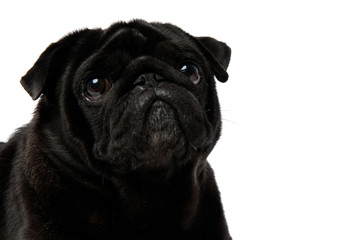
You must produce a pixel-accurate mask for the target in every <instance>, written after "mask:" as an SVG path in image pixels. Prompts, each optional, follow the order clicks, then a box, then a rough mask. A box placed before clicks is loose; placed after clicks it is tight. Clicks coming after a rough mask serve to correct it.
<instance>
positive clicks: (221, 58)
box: [196, 37, 231, 82]
mask: <svg viewBox="0 0 360 240" xmlns="http://www.w3.org/2000/svg"><path fill="white" fill-rule="evenodd" d="M196 39H197V40H198V41H199V43H200V45H201V48H202V49H203V50H204V53H205V56H206V57H207V58H208V59H209V61H210V63H211V64H212V68H213V70H214V73H215V76H216V78H217V79H218V80H219V81H220V82H226V81H227V80H228V78H229V75H228V74H227V72H226V69H227V67H228V66H229V62H230V57H231V49H230V47H229V46H227V45H226V44H225V43H223V42H220V41H218V40H216V39H214V38H211V37H197V38H196Z"/></svg>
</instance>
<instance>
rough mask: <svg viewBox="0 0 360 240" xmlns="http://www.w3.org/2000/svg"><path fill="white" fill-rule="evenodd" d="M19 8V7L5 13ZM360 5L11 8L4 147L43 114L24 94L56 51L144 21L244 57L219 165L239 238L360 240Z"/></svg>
mask: <svg viewBox="0 0 360 240" xmlns="http://www.w3.org/2000/svg"><path fill="white" fill-rule="evenodd" d="M5 2H7V3H5ZM357 3H358V1H347V0H341V1H340V0H339V1H333V0H327V1H320V0H311V1H309V0H302V1H279V0H277V1H266V0H262V1H261V0H252V1H241V0H240V1H227V0H221V1H220V0H218V1H211V0H206V1H195V0H191V1H188V0H182V1H170V0H167V1H156V0H147V1H143V2H140V1H134V0H126V1H105V0H101V1H96V2H94V1H64V0H63V1H58V2H57V3H54V2H53V1H43V2H39V1H22V2H20V1H2V2H1V3H0V34H1V35H0V74H1V75H0V116H1V117H0V140H2V141H6V140H7V138H8V137H9V135H10V134H11V132H13V131H14V129H16V128H17V127H19V126H21V125H22V124H24V123H26V122H28V121H29V119H30V118H31V113H32V111H33V108H34V106H35V103H34V102H32V100H31V98H30V97H29V96H28V95H27V94H26V92H25V91H24V90H23V89H22V87H21V85H20V84H19V80H20V78H21V76H22V75H24V74H25V73H26V71H27V70H28V69H29V68H30V67H31V66H32V64H33V63H34V62H35V60H36V59H37V57H38V56H39V55H40V53H41V52H42V51H43V50H44V49H45V48H46V47H47V46H48V44H50V43H51V42H54V41H57V40H58V39H59V38H61V37H62V36H63V35H65V34H66V33H68V32H70V31H72V30H75V29H79V28H84V27H89V28H93V27H103V28H106V27H108V26H109V25H110V24H111V23H113V22H115V21H118V20H130V19H133V18H143V19H146V20H148V21H161V22H171V23H173V24H176V25H178V26H180V27H181V28H183V29H185V30H186V31H188V32H189V33H191V34H193V35H198V36H206V35H208V36H212V37H215V38H217V39H219V40H222V41H224V42H226V43H228V45H229V46H231V48H232V50H233V55H232V61H231V63H230V67H229V69H228V71H229V74H230V79H229V81H228V82H227V83H225V84H221V83H218V84H217V86H218V91H219V95H220V99H221V104H222V113H223V119H224V125H223V136H222V138H221V140H220V142H219V143H218V145H217V147H216V148H215V150H214V151H213V153H212V155H211V156H210V159H209V161H210V162H211V164H212V165H213V168H214V169H215V172H216V178H217V181H218V184H219V187H220V190H221V192H222V198H223V204H224V208H225V211H226V216H227V220H228V223H229V227H230V231H231V234H232V236H233V239H235V240H240V239H242V240H250V239H261V240H264V239H276V240H280V239H284V240H285V239H286V240H289V239H291V240H292V239H301V240H303V239H307V240H308V239H314V240H315V239H316V240H319V239H326V240H328V239H346V240H352V239H357V240H359V239H360V17H359V16H360V7H359V5H358V4H357Z"/></svg>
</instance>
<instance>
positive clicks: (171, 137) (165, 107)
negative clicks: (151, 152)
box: [142, 99, 181, 149]
mask: <svg viewBox="0 0 360 240" xmlns="http://www.w3.org/2000/svg"><path fill="white" fill-rule="evenodd" d="M142 132H143V134H142V135H143V136H146V137H145V139H146V141H147V143H148V144H149V145H150V146H151V147H155V148H157V149H159V148H163V147H171V146H170V145H176V143H177V141H178V139H179V138H180V135H181V129H180V124H179V120H178V117H177V114H176V110H175V109H174V108H173V107H172V106H171V105H170V104H168V103H166V102H165V101H163V100H159V99H157V100H155V101H154V103H153V104H152V105H151V106H150V108H149V109H148V111H147V114H146V116H145V118H144V124H143V130H142ZM172 147H174V146H172Z"/></svg>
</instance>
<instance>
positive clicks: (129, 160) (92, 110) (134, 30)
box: [21, 20, 230, 175]
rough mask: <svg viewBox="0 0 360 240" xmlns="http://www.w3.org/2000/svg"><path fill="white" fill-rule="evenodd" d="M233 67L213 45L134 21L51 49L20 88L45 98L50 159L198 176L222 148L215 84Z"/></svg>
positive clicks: (225, 51)
mask: <svg viewBox="0 0 360 240" xmlns="http://www.w3.org/2000/svg"><path fill="white" fill-rule="evenodd" d="M229 61H230V48H229V47H228V46H227V45H226V44H224V43H222V42H219V41H217V40H215V39H213V38H210V37H201V38H196V37H193V36H191V35H189V34H187V33H185V32H184V31H183V30H181V29H179V28H178V27H176V26H174V25H171V24H160V23H147V22H144V21H140V20H136V21H132V22H129V23H124V22H121V23H116V24H113V25H112V26H111V27H109V28H108V29H105V30H102V29H94V30H89V29H85V30H81V31H77V32H74V33H72V34H70V35H68V36H66V37H64V38H63V39H61V40H60V41H58V42H56V43H53V44H52V45H50V46H49V47H48V48H47V49H46V50H45V51H44V52H43V53H42V55H41V56H40V57H39V59H38V60H37V62H36V63H35V64H34V66H33V67H32V68H31V69H30V70H29V71H28V72H27V74H26V75H25V76H24V77H23V78H22V79H21V83H22V85H23V87H24V88H25V89H26V91H27V92H28V93H29V94H30V96H31V97H32V98H33V99H34V100H35V99H37V98H39V97H40V95H41V100H40V102H39V104H38V108H37V111H36V114H35V119H36V121H37V126H38V130H39V134H41V135H42V138H44V139H46V140H44V141H46V142H47V146H48V147H49V149H51V151H52V152H54V155H61V156H65V157H62V158H63V159H65V161H68V162H69V163H70V164H73V165H75V164H77V165H82V166H87V167H91V168H92V169H94V170H95V171H100V172H101V173H102V174H104V173H106V174H117V175H118V174H125V173H130V172H131V173H140V174H142V175H143V174H144V173H152V175H153V173H154V172H157V173H158V172H161V173H164V174H165V175H169V174H172V173H174V171H177V169H179V168H183V167H185V166H187V165H189V164H192V165H194V164H195V165H199V166H200V165H201V164H202V163H204V161H206V157H207V155H208V154H209V153H210V151H211V150H212V148H213V147H214V145H215V143H216V141H217V140H218V138H219V136H220V129H221V118H220V109H219V103H218V99H217V94H216V90H215V80H216V79H217V80H219V81H221V82H225V81H226V80H227V78H228V75H227V73H226V68H227V66H228V64H229ZM75 162H76V163H75Z"/></svg>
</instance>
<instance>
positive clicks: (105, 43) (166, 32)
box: [100, 24, 196, 54]
mask: <svg viewBox="0 0 360 240" xmlns="http://www.w3.org/2000/svg"><path fill="white" fill-rule="evenodd" d="M114 28H115V27H113V28H110V29H109V30H108V31H106V32H105V34H104V37H103V40H102V44H101V46H102V47H101V50H100V51H101V52H102V53H110V54H111V53H114V52H116V51H123V52H129V53H132V54H147V53H150V52H151V51H154V50H160V49H164V48H165V49H166V48H167V49H168V50H170V49H173V51H178V52H191V51H194V50H195V49H196V47H195V44H194V43H193V41H192V39H191V37H190V36H189V35H188V34H186V33H185V32H183V31H182V30H181V29H178V28H176V27H174V26H170V25H169V26H166V25H161V24H159V25H150V24H148V25H145V26H143V25H138V26H133V25H123V26H122V25H120V26H118V27H117V28H115V29H114Z"/></svg>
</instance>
